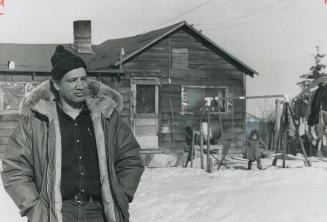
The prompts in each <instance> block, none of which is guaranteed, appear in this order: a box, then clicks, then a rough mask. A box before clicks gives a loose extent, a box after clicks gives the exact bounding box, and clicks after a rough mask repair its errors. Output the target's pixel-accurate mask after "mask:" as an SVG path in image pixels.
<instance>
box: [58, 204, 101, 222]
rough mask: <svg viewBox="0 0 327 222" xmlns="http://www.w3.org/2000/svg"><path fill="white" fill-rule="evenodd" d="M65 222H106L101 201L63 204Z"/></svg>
mask: <svg viewBox="0 0 327 222" xmlns="http://www.w3.org/2000/svg"><path fill="white" fill-rule="evenodd" d="M61 212H62V217H63V222H105V221H106V220H105V216H104V212H103V207H102V204H101V202H100V201H94V202H82V203H76V202H75V201H74V200H64V201H63V202H62V210H61Z"/></svg>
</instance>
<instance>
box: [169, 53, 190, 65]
mask: <svg viewBox="0 0 327 222" xmlns="http://www.w3.org/2000/svg"><path fill="white" fill-rule="evenodd" d="M188 57H189V52H188V49H187V48H173V49H172V68H173V69H187V68H188Z"/></svg>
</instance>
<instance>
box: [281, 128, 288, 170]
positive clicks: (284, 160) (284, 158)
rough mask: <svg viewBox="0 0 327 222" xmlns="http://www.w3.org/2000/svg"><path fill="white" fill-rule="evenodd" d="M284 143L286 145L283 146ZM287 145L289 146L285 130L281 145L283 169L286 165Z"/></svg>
mask: <svg viewBox="0 0 327 222" xmlns="http://www.w3.org/2000/svg"><path fill="white" fill-rule="evenodd" d="M283 143H284V144H283ZM286 144H287V132H286V130H285V129H284V130H283V133H282V140H281V145H282V146H283V168H285V167H286V166H285V165H286V164H285V162H286Z"/></svg>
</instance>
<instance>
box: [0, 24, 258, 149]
mask: <svg viewBox="0 0 327 222" xmlns="http://www.w3.org/2000/svg"><path fill="white" fill-rule="evenodd" d="M90 25H91V24H90V21H76V22H74V34H75V38H74V44H71V45H70V44H66V45H65V47H66V48H68V49H70V50H71V51H72V52H74V53H77V54H79V55H80V56H81V57H82V58H83V59H84V60H85V62H86V63H87V65H88V69H89V72H90V73H91V76H93V77H94V78H97V79H99V80H101V81H103V82H105V83H106V84H108V85H110V86H112V87H114V88H116V89H117V90H119V92H120V93H121V94H122V95H123V98H124V109H123V111H122V112H121V113H120V115H121V116H122V117H123V118H124V120H125V121H126V122H127V123H128V124H129V125H130V127H131V129H132V130H133V131H134V133H135V135H136V137H137V139H138V141H139V143H140V144H141V147H142V149H143V150H151V151H153V152H156V151H158V152H159V151H160V152H161V151H167V150H169V151H172V150H173V151H178V150H180V149H182V148H183V147H184V146H185V133H184V129H185V127H186V126H192V127H195V128H196V127H197V126H199V124H200V120H201V117H203V116H206V115H203V114H204V98H205V97H209V96H210V97H218V98H219V100H218V103H219V107H220V112H218V110H217V108H215V107H213V108H212V117H211V118H212V119H213V120H214V119H215V120H217V118H218V114H220V117H221V119H222V123H223V124H222V129H223V138H224V139H225V140H231V139H232V140H233V143H232V145H233V147H234V148H235V149H234V151H235V152H238V151H241V149H240V148H241V147H242V146H243V134H244V129H245V110H246V103H245V100H240V99H237V98H238V97H241V96H246V84H245V82H246V81H245V80H246V78H245V77H246V75H249V76H252V77H253V75H254V74H257V72H256V71H254V70H253V69H252V68H250V67H249V66H247V65H246V64H244V63H242V62H241V61H240V60H238V59H237V58H235V57H234V56H232V55H231V54H230V53H228V52H227V51H225V50H224V49H222V48H221V47H220V46H218V45H217V44H216V43H214V42H213V41H211V40H210V39H208V38H207V37H206V36H204V35H203V34H202V33H201V32H200V31H198V30H196V29H195V28H193V27H192V26H191V25H189V24H188V23H186V22H180V23H177V24H175V25H172V26H169V27H165V28H162V29H158V30H154V31H150V32H147V33H145V34H141V35H137V36H133V37H127V38H120V39H112V40H107V41H105V42H103V43H101V44H99V45H92V44H91V33H90V30H91V27H90ZM55 46H56V45H55V44H51V45H40V44H33V45H26V44H0V88H1V96H0V152H1V150H3V149H4V145H5V144H6V139H7V138H6V137H7V136H8V135H9V133H10V130H11V129H12V127H13V126H14V125H15V121H17V112H15V109H16V108H17V106H18V102H19V101H14V100H11V99H9V98H10V97H9V94H10V90H9V91H8V90H6V87H7V88H10V87H11V88H13V87H14V86H15V84H21V90H20V91H19V93H20V94H22V95H21V96H23V94H25V93H27V92H28V90H29V89H30V88H31V87H33V84H36V83H37V82H39V81H41V80H44V79H48V78H49V77H50V70H51V64H50V57H51V55H52V53H53V52H54V48H55ZM6 93H7V94H6ZM7 100H8V101H7ZM10 102H12V103H14V104H10ZM8 104H9V106H8ZM11 106H12V107H11ZM217 107H218V106H217ZM10 109H12V110H13V111H8V110H10ZM15 113H16V115H15ZM202 119H204V120H205V119H206V118H202Z"/></svg>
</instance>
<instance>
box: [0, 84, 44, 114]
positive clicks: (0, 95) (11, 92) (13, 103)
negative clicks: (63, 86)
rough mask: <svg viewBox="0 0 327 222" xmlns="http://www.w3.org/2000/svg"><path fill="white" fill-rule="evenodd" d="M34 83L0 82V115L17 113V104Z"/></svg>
mask: <svg viewBox="0 0 327 222" xmlns="http://www.w3.org/2000/svg"><path fill="white" fill-rule="evenodd" d="M37 84H38V83H36V82H0V113H3V114H7V113H18V111H19V104H20V102H21V101H22V100H23V99H24V97H25V96H26V95H27V94H28V93H29V92H30V91H31V90H32V89H33V88H34V87H35V86H36V85H37Z"/></svg>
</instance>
